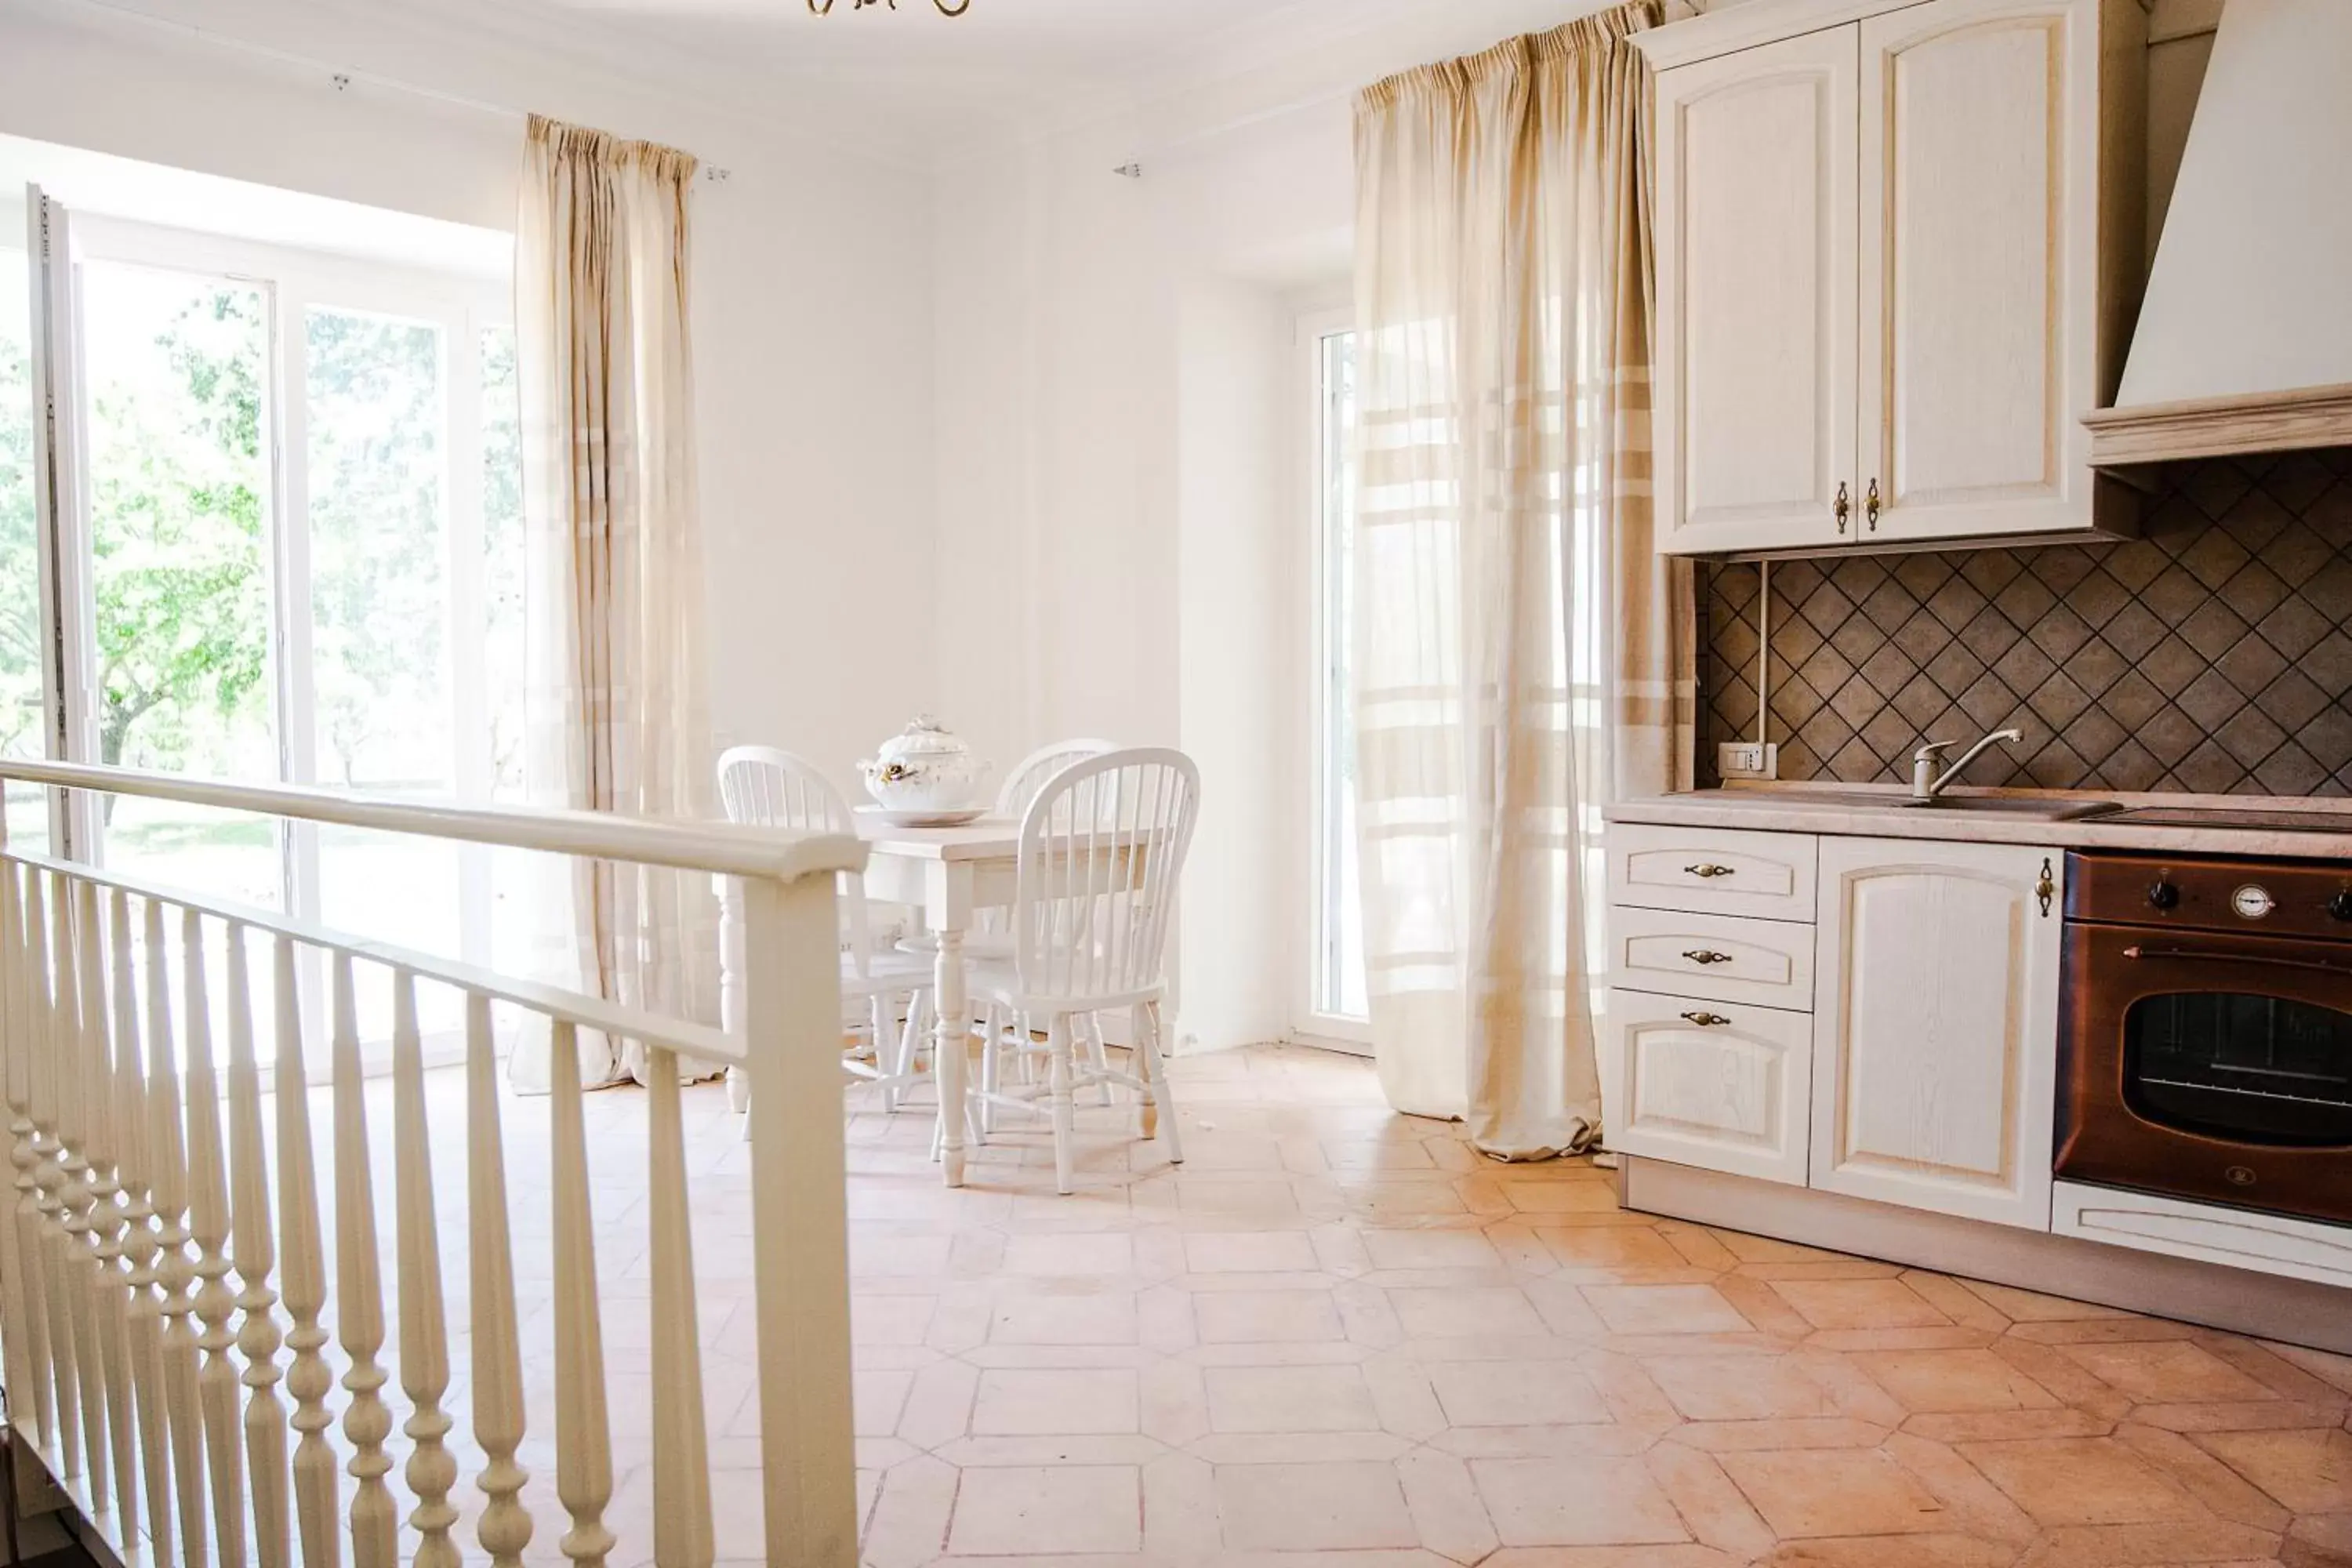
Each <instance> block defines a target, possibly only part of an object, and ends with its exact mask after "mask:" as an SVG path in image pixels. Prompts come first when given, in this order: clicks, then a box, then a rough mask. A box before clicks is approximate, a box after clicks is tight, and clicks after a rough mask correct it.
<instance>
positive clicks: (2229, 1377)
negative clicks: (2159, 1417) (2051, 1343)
mask: <svg viewBox="0 0 2352 1568" xmlns="http://www.w3.org/2000/svg"><path fill="white" fill-rule="evenodd" d="M2059 1353H2060V1354H2062V1355H2063V1356H2065V1357H2067V1358H2068V1359H2069V1360H2071V1361H2073V1362H2074V1363H2075V1364H2076V1365H2078V1366H2081V1367H2083V1368H2084V1369H2085V1370H2087V1371H2088V1372H2090V1373H2091V1374H2092V1375H2093V1376H2095V1377H2096V1378H2098V1379H2099V1381H2101V1382H2102V1383H2105V1384H2110V1385H2112V1386H2114V1387H2116V1388H2118V1389H2121V1390H2122V1391H2123V1392H2124V1393H2126V1394H2130V1395H2131V1396H2132V1398H2134V1399H2135V1400H2137V1401H2139V1402H2140V1403H2141V1404H2144V1405H2181V1404H2189V1403H2193V1402H2196V1401H2200V1400H2209V1399H2210V1400H2244V1399H2264V1398H2270V1397H2273V1394H2272V1391H2271V1390H2270V1389H2268V1388H2266V1387H2264V1386H2263V1384H2260V1383H2257V1382H2255V1381H2254V1380H2253V1379H2252V1378H2251V1377H2248V1376H2247V1375H2246V1374H2245V1373H2242V1372H2240V1371H2239V1370H2238V1369H2237V1368H2236V1367H2234V1366H2231V1364H2230V1363H2228V1362H2225V1361H2223V1360H2221V1358H2220V1357H2219V1356H2216V1355H2214V1354H2213V1353H2212V1352H2210V1351H2208V1350H2206V1349H2204V1348H2203V1347H2202V1346H2200V1345H2195V1344H2191V1343H2190V1342H2188V1341H2186V1340H2159V1341H2155V1342H2145V1341H2143V1342H2136V1343H2125V1344H2070V1345H2062V1346H2060V1347H2059Z"/></svg>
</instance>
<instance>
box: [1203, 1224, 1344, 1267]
mask: <svg viewBox="0 0 2352 1568" xmlns="http://www.w3.org/2000/svg"><path fill="white" fill-rule="evenodd" d="M1183 1246H1184V1263H1185V1266H1186V1267H1187V1268H1190V1269H1191V1270H1192V1272H1193V1273H1195V1274H1284V1273H1298V1274H1307V1273H1312V1272H1314V1271H1315V1270H1316V1269H1318V1268H1321V1267H1322V1266H1321V1265H1320V1264H1319V1263H1318V1262H1317V1261H1316V1258H1315V1245H1314V1243H1312V1242H1311V1241H1309V1240H1307V1233H1306V1232H1304V1231H1297V1230H1261V1231H1238V1232H1221V1231H1211V1232H1200V1233H1195V1234H1192V1235H1188V1236H1186V1237H1184V1238H1183Z"/></svg>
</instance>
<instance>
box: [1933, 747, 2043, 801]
mask: <svg viewBox="0 0 2352 1568" xmlns="http://www.w3.org/2000/svg"><path fill="white" fill-rule="evenodd" d="M2024 739H2025V731H2022V730H1995V731H1993V732H1992V733H1991V734H1990V735H1987V736H1986V737H1985V738H1984V739H1983V740H1981V741H1979V742H1977V743H1976V744H1975V745H1973V746H1970V747H1969V749H1968V750H1967V751H1965V752H1961V753H1960V760H1959V761H1958V762H1957V763H1953V764H1952V765H1951V766H1950V767H1948V768H1946V769H1945V770H1944V772H1943V775H1942V776H1941V777H1940V778H1939V777H1937V773H1936V764H1937V763H1938V762H1940V761H1941V760H1942V759H1943V755H1944V753H1945V752H1948V751H1950V750H1951V749H1952V748H1953V747H1954V746H1957V745H1958V744H1959V742H1958V741H1930V742H1927V744H1926V745H1924V746H1922V747H1920V748H1919V749H1918V750H1917V751H1916V752H1912V753H1911V798H1912V799H1913V800H1934V799H1935V798H1936V797H1937V796H1938V795H1942V794H1943V793H1944V792H1945V791H1946V790H1948V789H1949V788H1951V787H1952V781H1953V780H1954V779H1957V778H1958V777H1959V776H1960V770H1961V769H1963V768H1965V767H1967V766H1968V765H1969V763H1973V762H1975V761H1976V760H1977V759H1978V758H1979V757H1980V756H1982V755H1984V754H1985V753H1986V752H1989V751H1990V750H1991V749H1992V748H1993V747H1994V746H1995V745H1997V744H1999V743H2000V742H2003V741H2007V742H2010V743H2011V745H2015V744H2016V743H2018V742H2021V741H2023V740H2024Z"/></svg>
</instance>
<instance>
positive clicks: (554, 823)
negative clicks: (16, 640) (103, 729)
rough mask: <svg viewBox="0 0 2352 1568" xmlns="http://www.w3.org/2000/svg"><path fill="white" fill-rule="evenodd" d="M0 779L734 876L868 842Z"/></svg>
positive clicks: (810, 871) (313, 797) (36, 776)
mask: <svg viewBox="0 0 2352 1568" xmlns="http://www.w3.org/2000/svg"><path fill="white" fill-rule="evenodd" d="M0 780H13V781H15V782H16V783H20V784H47V785H49V786H51V787H54V788H58V789H74V790H87V791H89V792H90V793H92V794H96V795H142V796H145V797H147V798H150V799H154V800H175V801H181V802H184V803H185V804H187V805H205V806H211V807H214V808H215V809H217V810H221V811H244V812H251V813H253V814H255V815H257V816H284V817H291V818H293V819H295V820H298V821H302V822H330V823H334V824H337V825H338V826H345V827H366V828H373V829H375V830H377V831H379V832H383V833H405V834H413V835H416V836H418V837H428V838H454V839H459V840H462V841H464V842H466V843H469V844H493V845H499V846H501V847H508V848H513V849H540V850H545V851H547V852H548V853H551V854H556V855H579V856H584V857H587V858H591V859H597V860H625V861H628V862H630V863H632V864H634V865H639V866H668V867H674V868H677V869H679V870H682V871H709V872H715V873H718V874H719V875H723V876H730V877H773V878H776V879H779V880H781V881H787V882H790V881H796V880H798V879H801V878H803V877H813V876H820V875H830V874H834V873H839V872H846V871H863V870H864V869H865V868H866V846H865V844H864V843H862V842H861V841H860V840H858V839H857V838H856V837H854V836H851V835H848V834H836V833H791V832H786V831H784V830H782V829H780V828H768V827H739V826H734V825H732V824H728V823H698V822H676V821H666V820H657V819H655V818H650V817H636V816H611V815H608V814H606V813H603V812H593V811H549V810H543V809H539V808H535V807H529V806H512V805H460V804H458V803H457V802H455V801H450V802H447V803H446V804H441V803H436V804H432V805H426V804H423V803H420V802H418V801H415V800H411V799H406V798H404V797H402V796H399V795H372V794H369V793H366V792H364V791H359V790H333V789H321V788H318V787H316V786H313V785H307V784H231V783H228V782H226V781H224V780H219V779H205V778H195V777H192V776H190V775H188V774H186V773H152V772H149V771H146V770H143V769H139V768H110V767H100V766H93V765H91V764H89V763H44V762H28V761H20V760H17V759H14V758H6V759H0Z"/></svg>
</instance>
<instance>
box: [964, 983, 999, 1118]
mask: <svg viewBox="0 0 2352 1568" xmlns="http://www.w3.org/2000/svg"><path fill="white" fill-rule="evenodd" d="M982 1031H983V1033H982V1037H981V1042H980V1103H979V1105H978V1106H976V1107H975V1108H974V1109H973V1111H972V1119H973V1121H975V1122H977V1123H978V1129H977V1130H978V1132H979V1137H980V1142H982V1143H985V1142H988V1140H989V1137H990V1135H991V1134H992V1133H994V1132H995V1131H996V1105H995V1102H994V1101H992V1100H990V1099H989V1098H988V1097H989V1096H990V1095H992V1094H994V1093H995V1092H996V1086H997V1084H998V1082H999V1081H1000V1079H999V1076H998V1069H999V1068H1000V1067H1001V1066H1002V1064H1003V1048H1004V1042H1003V1039H1002V1038H1000V1037H1001V1036H1002V1035H1003V1032H1004V1020H1003V1016H1001V1015H999V1014H998V1012H997V1010H996V1004H995V1003H993V1002H991V1003H990V1004H989V1005H988V1007H987V1009H986V1012H985V1014H984V1022H983V1023H982Z"/></svg>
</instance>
